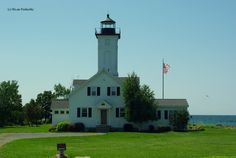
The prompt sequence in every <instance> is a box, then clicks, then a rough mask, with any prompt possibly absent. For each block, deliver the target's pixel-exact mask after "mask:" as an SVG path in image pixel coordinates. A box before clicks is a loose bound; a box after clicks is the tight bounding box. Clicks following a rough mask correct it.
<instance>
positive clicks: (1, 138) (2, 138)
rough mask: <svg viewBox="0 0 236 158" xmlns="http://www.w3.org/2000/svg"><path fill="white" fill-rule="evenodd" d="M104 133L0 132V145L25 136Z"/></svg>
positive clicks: (66, 135)
mask: <svg viewBox="0 0 236 158" xmlns="http://www.w3.org/2000/svg"><path fill="white" fill-rule="evenodd" d="M103 134H104V133H3V134H0V147H1V146H3V145H4V144H6V143H9V142H11V141H13V140H17V139H25V138H48V137H69V136H93V135H103Z"/></svg>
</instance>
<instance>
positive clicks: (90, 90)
mask: <svg viewBox="0 0 236 158" xmlns="http://www.w3.org/2000/svg"><path fill="white" fill-rule="evenodd" d="M87 96H100V87H87Z"/></svg>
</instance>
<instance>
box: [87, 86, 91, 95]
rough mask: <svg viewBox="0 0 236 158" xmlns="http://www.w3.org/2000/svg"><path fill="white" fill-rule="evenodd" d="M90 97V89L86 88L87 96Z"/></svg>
mask: <svg viewBox="0 0 236 158" xmlns="http://www.w3.org/2000/svg"><path fill="white" fill-rule="evenodd" d="M90 95H91V88H90V87H88V88H87V96H90Z"/></svg>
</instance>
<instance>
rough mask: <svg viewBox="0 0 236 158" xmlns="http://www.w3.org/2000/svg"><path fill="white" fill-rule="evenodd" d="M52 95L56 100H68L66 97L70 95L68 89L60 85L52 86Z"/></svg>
mask: <svg viewBox="0 0 236 158" xmlns="http://www.w3.org/2000/svg"><path fill="white" fill-rule="evenodd" d="M54 91H55V92H54V95H55V97H56V98H58V97H62V98H68V95H69V94H70V89H67V88H66V87H64V86H62V85H61V84H60V83H59V84H55V85H54Z"/></svg>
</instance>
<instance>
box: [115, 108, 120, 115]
mask: <svg viewBox="0 0 236 158" xmlns="http://www.w3.org/2000/svg"><path fill="white" fill-rule="evenodd" d="M119 113H120V109H119V108H116V117H119Z"/></svg>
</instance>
